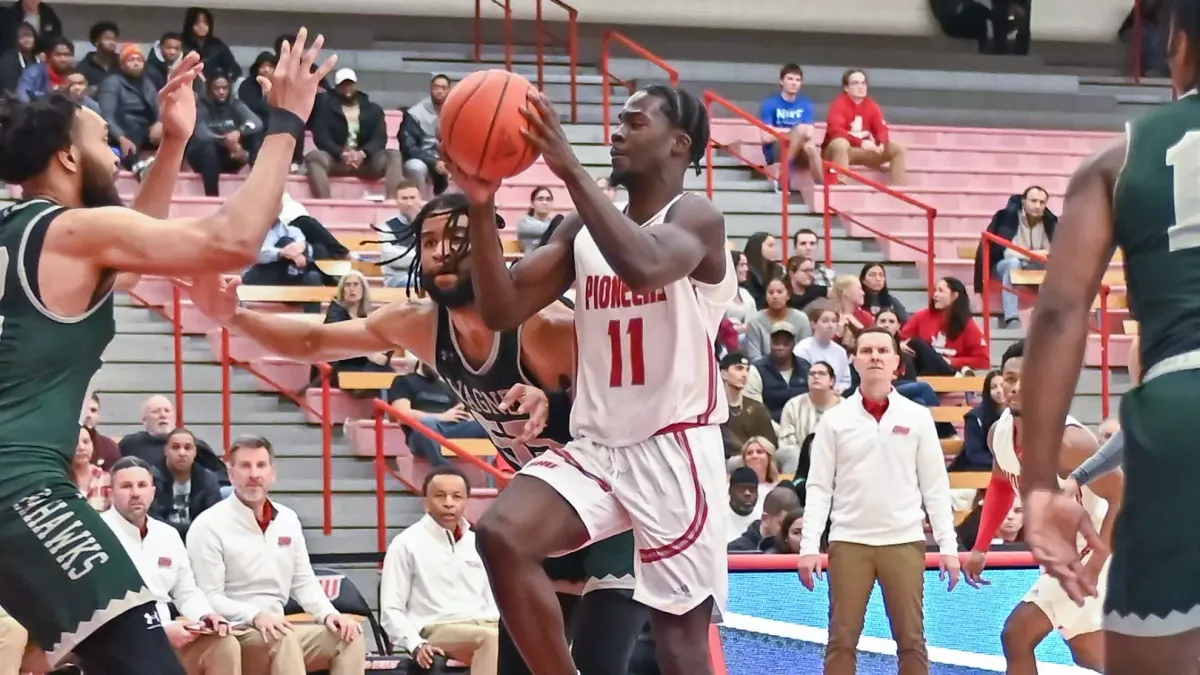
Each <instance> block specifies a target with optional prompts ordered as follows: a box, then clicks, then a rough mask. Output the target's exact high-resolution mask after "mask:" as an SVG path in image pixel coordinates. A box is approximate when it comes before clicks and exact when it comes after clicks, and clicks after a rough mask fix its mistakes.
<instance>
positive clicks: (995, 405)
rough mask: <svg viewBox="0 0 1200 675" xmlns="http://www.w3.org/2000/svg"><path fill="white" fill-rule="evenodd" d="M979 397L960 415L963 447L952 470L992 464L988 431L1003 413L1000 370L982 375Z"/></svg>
mask: <svg viewBox="0 0 1200 675" xmlns="http://www.w3.org/2000/svg"><path fill="white" fill-rule="evenodd" d="M980 394H981V396H982V399H983V400H981V401H980V402H979V405H977V406H975V407H974V408H972V409H971V412H969V413H967V414H966V415H965V416H963V447H962V451H961V452H959V453H958V456H957V457H955V458H954V462H953V463H951V464H950V467H949V468H950V470H951V471H982V470H989V469H991V468H992V451H991V449H989V447H988V431H990V430H991V428H992V425H993V424H995V423H996V420H998V419H1000V415H1002V414H1003V413H1004V406H1005V402H1004V380H1003V378H1001V377H1000V371H998V370H993V371H991V372H989V373H988V374H987V377H985V378H983V391H982V392H980Z"/></svg>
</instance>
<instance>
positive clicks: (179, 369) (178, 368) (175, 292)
mask: <svg viewBox="0 0 1200 675" xmlns="http://www.w3.org/2000/svg"><path fill="white" fill-rule="evenodd" d="M125 293H126V294H127V295H128V296H129V297H131V298H133V299H134V300H135V301H137V302H138V303H139V304H141V305H142V306H143V307H145V308H146V309H148V310H150V311H152V312H154V313H156V314H158V315H159V316H161V317H162V318H164V319H166V320H167V321H170V322H171V332H172V338H173V340H172V342H173V344H174V351H175V354H174V355H173V357H172V360H173V362H174V363H173V364H172V365H173V367H174V371H175V426H176V427H182V426H183V329H182V324H181V322H180V321H178V320H176V319H175V318H172V317H171V315H170V314H168V313H167V312H166V311H164V310H163V308H161V307H158V306H157V305H154V304H151V303H150V302H149V301H147V300H146V299H145V298H143V297H142V296H140V295H138V294H137V292H135V291H134V290H133V289H132V288H130V289H127V290H126V291H125ZM181 297H182V296H181V295H180V290H179V287H178V286H175V285H174V284H172V286H171V309H172V311H174V312H175V316H176V317H178V316H179V308H180V306H181V304H182V301H181Z"/></svg>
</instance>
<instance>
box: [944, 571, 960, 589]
mask: <svg viewBox="0 0 1200 675" xmlns="http://www.w3.org/2000/svg"><path fill="white" fill-rule="evenodd" d="M958 578H959V571H958V570H956V569H951V570H950V585H949V587H948V588H947V589H946V590H947V591H952V590H954V587H955V586H957V585H958Z"/></svg>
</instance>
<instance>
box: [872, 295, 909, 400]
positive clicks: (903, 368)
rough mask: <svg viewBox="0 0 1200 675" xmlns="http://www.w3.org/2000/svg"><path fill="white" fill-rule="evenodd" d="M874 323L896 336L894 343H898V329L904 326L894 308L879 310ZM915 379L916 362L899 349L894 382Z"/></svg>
mask: <svg viewBox="0 0 1200 675" xmlns="http://www.w3.org/2000/svg"><path fill="white" fill-rule="evenodd" d="M875 325H876V326H879V327H880V328H883V329H884V330H886V331H887V332H889V333H891V334H892V337H894V338H896V344H900V342H899V335H900V329H901V328H903V327H904V322H903V321H901V320H900V315H899V314H897V313H896V310H894V309H884V310H880V311H879V314H876V315H875ZM916 381H917V362H916V361H915V360H913V357H912V355H911V354H907V353H905V351H904V350H903V349H901V350H900V368H899V369H898V370H897V371H896V384H897V385H899V384H900V383H901V382H916Z"/></svg>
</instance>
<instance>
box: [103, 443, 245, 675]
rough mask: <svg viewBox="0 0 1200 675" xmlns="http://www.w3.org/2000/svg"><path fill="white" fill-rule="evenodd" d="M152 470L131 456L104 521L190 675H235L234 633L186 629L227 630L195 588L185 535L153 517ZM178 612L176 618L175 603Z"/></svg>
mask: <svg viewBox="0 0 1200 675" xmlns="http://www.w3.org/2000/svg"><path fill="white" fill-rule="evenodd" d="M153 473H154V472H153V470H152V469H151V468H150V465H149V464H146V463H145V462H143V461H142V460H140V459H138V458H137V457H126V458H124V459H122V460H121V461H120V462H118V463H117V464H116V465H115V466H113V468H112V483H113V508H111V509H109V510H108V511H106V512H105V513H104V515H103V516H101V518H103V519H104V522H105V523H107V524H108V526H109V527H110V528H111V529H112V531H113V533H114V534H116V535H117V541H119V542H121V546H122V547H124V549H125V553H126V554H128V555H129V559H130V560H132V561H133V564H134V566H135V567H136V568H137V570H138V572H139V573H141V576H142V581H143V582H144V583H145V584H146V588H147V589H148V590H149V591H150V594H151V595H153V596H154V600H156V601H157V606H156V610H157V611H158V620H159V621H160V622H161V623H162V627H163V630H164V631H165V632H166V634H167V638H168V639H169V640H170V641H171V646H172V647H174V648H175V654H176V655H177V656H178V657H179V660H180V662H181V663H182V664H183V666H184V669H185V670H187V672H188V675H236V674H237V673H240V672H241V666H242V650H241V647H240V646H238V642H237V638H235V637H233V636H232V635H221V634H216V633H213V634H207V635H200V634H198V633H196V632H194V631H190V630H188V629H187V626H188V625H190V624H200V625H203V626H204V627H205V628H207V629H209V630H215V629H218V628H219V627H226V628H227V627H228V622H227V621H226V620H225V618H224V617H222V616H221V615H220V614H217V613H216V612H215V611H213V608H212V605H211V604H209V602H208V598H207V597H205V595H204V593H202V592H201V591H200V589H199V588H197V587H196V578H195V576H193V574H192V566H191V564H190V562H189V561H188V554H187V549H186V548H185V547H184V545H183V537H182V536H181V535H180V534H179V533H178V532H176V531H175V530H174V529H172V528H171V527H170V526H168V525H167V523H164V522H162V521H161V520H158V519H157V518H153V517H151V515H152V513H150V504H151V503H152V502H154V501H155V499H156V498H155V487H154V484H155V481H154V476H153ZM172 604H173V605H174V606H175V608H176V609H177V610H178V611H179V620H175V618H174V617H172V615H171V608H170V605H172Z"/></svg>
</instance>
